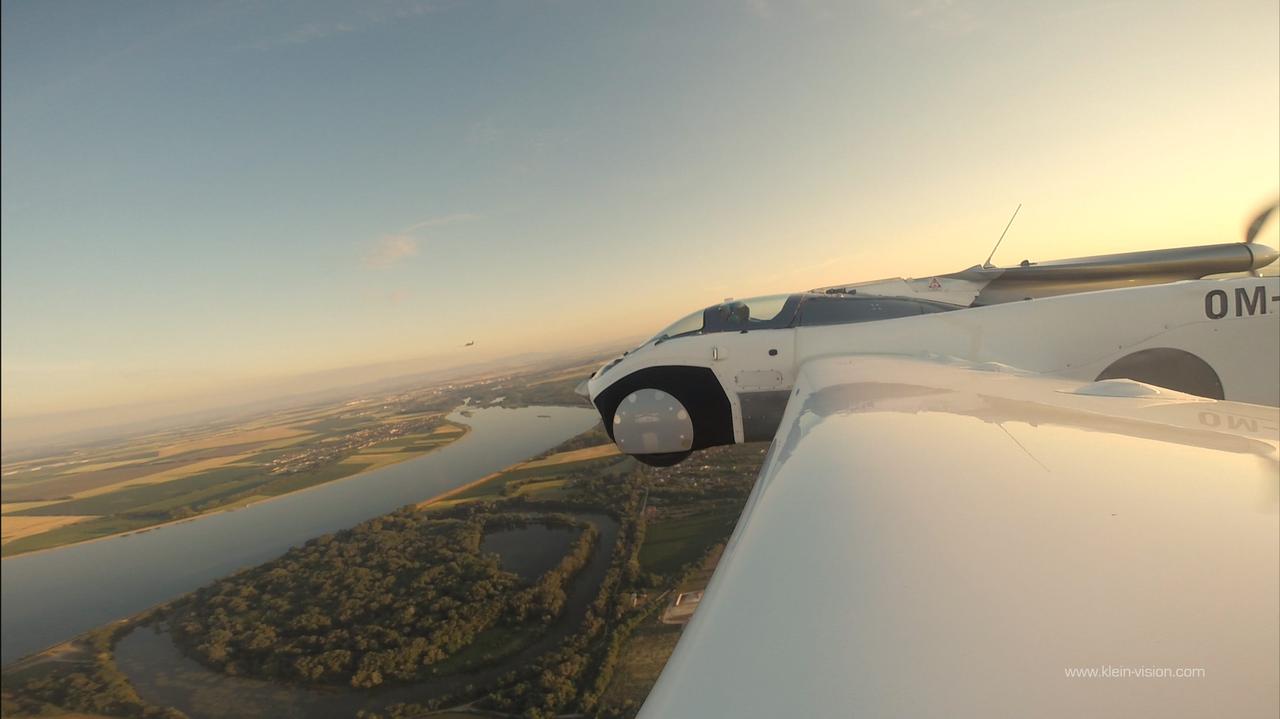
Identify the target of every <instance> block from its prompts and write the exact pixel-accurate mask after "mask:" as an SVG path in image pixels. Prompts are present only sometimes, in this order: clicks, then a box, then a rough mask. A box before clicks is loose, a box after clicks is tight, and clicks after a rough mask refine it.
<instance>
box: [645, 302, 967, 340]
mask: <svg viewBox="0 0 1280 719" xmlns="http://www.w3.org/2000/svg"><path fill="white" fill-rule="evenodd" d="M955 309H960V307H958V306H956V305H948V304H945V303H942V302H932V301H930V300H920V299H914V298H907V297H876V296H873V295H854V294H842V293H841V294H818V293H804V292H802V293H796V294H789V295H767V296H764V297H751V298H748V299H744V300H726V301H725V302H722V303H720V304H718V305H712V306H710V307H707V308H706V309H703V310H699V311H697V312H694V313H693V314H690V315H688V316H687V317H683V318H681V319H680V320H679V321H677V322H675V323H674V324H672V325H671V326H670V327H667V328H666V329H664V330H662V331H661V332H659V333H658V334H657V335H654V337H653V338H652V339H650V340H649V342H646V343H645V344H649V343H660V342H665V341H667V340H671V339H675V338H677V337H687V336H689V335H699V334H710V333H712V332H746V331H749V330H767V329H782V328H786V327H806V326H816V325H836V324H851V323H855V322H873V321H875V320H888V319H898V318H900V317H911V316H914V315H922V314H930V313H933V312H945V311H947V310H955Z"/></svg>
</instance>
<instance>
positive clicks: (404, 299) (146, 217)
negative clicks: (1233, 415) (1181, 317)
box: [0, 0, 1280, 420]
mask: <svg viewBox="0 0 1280 719" xmlns="http://www.w3.org/2000/svg"><path fill="white" fill-rule="evenodd" d="M0 7H2V15H3V16H2V18H0V20H2V26H0V27H2V30H0V32H2V33H3V49H2V50H0V72H2V75H3V77H2V78H0V80H2V83H0V113H2V125H3V128H2V130H0V134H2V139H0V174H2V177H0V231H2V239H3V241H2V248H3V249H2V255H3V257H2V261H0V273H2V279H3V284H2V298H0V299H2V302H0V315H2V319H3V322H2V332H0V334H2V346H0V375H2V376H0V388H2V392H0V395H2V402H0V413H2V414H3V416H4V418H5V419H6V420H11V419H14V418H22V417H32V416H38V415H47V414H50V413H62V412H76V411H83V410H88V409H95V408H109V407H113V406H117V405H130V404H139V403H148V402H169V403H172V402H175V401H177V402H182V401H187V400H189V401H191V402H193V403H196V402H198V401H202V398H203V399H204V400H207V399H208V398H210V397H216V396H218V395H219V394H222V393H227V392H230V391H232V390H242V389H244V388H245V387H256V386H261V387H269V386H270V385H271V383H273V382H277V381H279V380H281V379H282V378H288V377H294V376H297V375H303V374H307V373H316V372H321V371H324V370H330V369H334V368H341V367H349V366H359V365H368V364H375V363H387V362H399V361H405V360H410V359H414V358H427V359H428V360H430V359H431V358H437V359H438V360H439V361H440V362H457V361H464V360H466V359H467V358H469V357H475V358H493V357H497V356H500V355H503V354H514V353H519V352H526V351H536V352H545V351H555V350H557V349H563V348H569V347H576V346H581V345H588V344H593V343H596V344H598V343H604V342H608V341H612V340H616V339H621V338H629V337H635V336H638V335H645V334H651V333H652V332H653V331H656V330H657V329H660V328H661V327H662V326H664V325H665V324H668V323H669V322H670V321H672V320H674V319H676V318H678V317H680V316H683V315H684V314H687V313H688V312H690V311H691V310H693V309H696V308H697V307H700V306H705V305H708V304H711V303H714V302H717V301H719V300H721V299H723V298H724V297H727V296H735V297H743V296H748V295H752V294H764V293H772V292H787V291H798V290H803V289H807V288H810V287H816V286H822V285H831V284H836V283H844V282H852V281H857V280H870V279H877V278H881V277H890V276H900V275H905V276H919V275H928V274H933V273H940V272H948V271H955V270H959V269H962V268H964V267H967V266H970V265H973V264H977V263H979V262H981V261H982V260H983V259H985V258H986V256H987V253H988V252H989V251H990V249H991V247H992V245H993V244H994V242H995V239H996V237H998V235H999V233H1000V230H1001V229H1002V228H1003V227H1004V224H1005V222H1006V221H1007V220H1008V218H1009V215H1010V214H1011V213H1012V211H1013V209H1014V208H1015V207H1016V206H1017V205H1018V204H1019V203H1021V204H1022V205H1023V208H1022V210H1021V212H1020V213H1019V215H1018V219H1017V222H1016V223H1015V224H1014V226H1013V228H1012V229H1011V230H1010V234H1009V236H1008V238H1007V239H1006V240H1005V241H1004V244H1003V245H1002V246H1001V249H1000V251H999V252H998V253H997V255H996V257H995V262H996V263H997V264H1000V263H1006V264H1011V263H1016V262H1018V261H1020V260H1021V259H1023V258H1024V257H1029V258H1032V259H1034V260H1045V259H1053V258H1058V257H1069V256H1078V255H1088V254H1096V253H1100V252H1111V251H1125V250H1135V249H1147V248H1156V247H1170V246H1177V245H1188V244H1204V243H1209V242H1227V241H1234V240H1237V239H1239V238H1240V236H1241V234H1242V232H1243V228H1244V226H1245V224H1246V223H1247V221H1248V219H1249V217H1250V216H1251V214H1252V213H1253V212H1255V211H1256V210H1257V208H1258V207H1259V206H1261V205H1263V204H1265V203H1266V202H1268V201H1270V200H1271V199H1272V198H1274V197H1275V195H1276V193H1277V191H1278V189H1280V6H1278V5H1277V3H1276V2H1275V0H1259V1H1254V0H1245V1H1240V2H1234V1H1229V2H1220V3H1204V2H1179V1H1177V0H1172V1H1160V2H1144V1H1134V2H1088V1H1085V2H1072V3H1023V2H977V1H975V2H969V1H966V0H923V1H920V2H911V1H908V2H888V1H881V0H872V1H868V2H830V3H827V2H817V1H814V2H796V3H782V2H776V3H775V2H768V1H766V0H757V1H755V2H730V1H724V2H716V1H711V2H698V3H689V2H683V1H681V2H657V3H647V2H646V3H639V2H625V3H624V2H575V1H573V0H557V1H553V2H462V1H458V2H447V1H439V2H415V1H411V0H395V1H386V2H360V3H354V2H353V3H329V2H317V1H311V0H308V1H306V2H170V1H167V0H166V1H164V2H111V3H101V2H87V1H85V2H62V1H58V0H45V1H41V2H18V1H11V0H5V1H4V2H3V4H2V5H0ZM1274 225H1275V223H1273V225H1272V228H1271V229H1270V230H1269V231H1268V236H1265V237H1263V238H1262V241H1264V242H1269V243H1270V244H1272V245H1273V246H1274V245H1277V244H1280V238H1278V237H1277V233H1276V230H1275V228H1274ZM472 340H474V341H475V342H476V346H475V347H474V348H469V349H468V351H470V352H474V354H471V355H468V354H465V353H463V352H462V350H461V348H462V345H463V344H464V343H466V342H468V341H472Z"/></svg>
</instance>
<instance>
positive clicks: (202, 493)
mask: <svg viewBox="0 0 1280 719" xmlns="http://www.w3.org/2000/svg"><path fill="white" fill-rule="evenodd" d="M399 409H400V408H399V407H398V406H397V404H396V403H380V404H371V403H364V404H360V405H356V406H351V405H349V404H344V405H339V406H337V407H329V408H314V409H310V410H295V411H290V412H283V413H280V414H279V415H277V416H269V417H261V418H255V419H252V420H250V421H247V422H245V423H244V424H243V425H242V426H238V427H225V426H219V427H211V428H209V429H208V430H206V431H204V432H198V431H197V432H188V433H182V434H177V433H163V434H160V435H155V436H149V437H143V438H137V439H134V440H132V441H129V442H126V443H124V444H122V445H121V446H118V447H102V448H94V449H86V450H80V451H78V452H75V453H72V454H70V455H66V456H63V457H56V458H47V459H43V460H27V461H25V462H20V463H14V464H11V465H6V466H5V467H4V472H3V475H4V476H3V481H2V482H0V499H2V500H3V503H2V504H0V510H2V511H3V516H2V517H0V525H2V526H3V549H2V551H3V554H4V556H12V555H14V554H19V553H22V552H28V551H34V550H37V549H44V548H48V547H56V546H60V545H64V544H70V543H74V542H79V541H84V540H88V539H95V538H99V537H105V536H110V535H113V534H118V533H121V532H127V531H133V530H137V529H141V528H144V527H149V526H154V525H156V524H161V523H164V522H169V521H175V520H180V519H185V518H188V517H192V516H196V515H199V514H203V513H206V512H210V511H215V510H220V509H229V508H234V507H239V506H243V505H245V504H248V503H250V502H254V501H259V500H262V499H266V498H269V497H273V496H278V495H281V494H285V493H288V492H293V491H296V490H299V489H304V488H306V487H310V486H314V485H317V484H321V483H324V482H329V481H333V480H336V479H341V478H343V477H348V476H351V475H354V474H357V473H359V472H364V471H368V470H372V469H377V468H380V467H385V466H388V465H391V464H395V463H397V462H402V461H404V460H407V459H412V458H414V457H417V456H420V455H422V454H424V453H426V452H430V451H431V450H433V449H436V448H438V447H441V446H444V445H446V444H448V443H450V442H453V441H455V440H457V439H458V438H460V437H462V436H464V435H465V427H463V426H461V425H457V424H453V423H451V422H449V421H447V420H446V419H445V412H444V411H443V410H442V409H437V410H435V411H431V412H414V413H409V414H400V413H399ZM51 459H52V461H50V460H51Z"/></svg>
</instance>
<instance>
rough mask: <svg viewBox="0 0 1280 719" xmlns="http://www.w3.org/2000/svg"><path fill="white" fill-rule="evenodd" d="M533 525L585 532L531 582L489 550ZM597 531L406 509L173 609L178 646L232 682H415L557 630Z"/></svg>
mask: <svg viewBox="0 0 1280 719" xmlns="http://www.w3.org/2000/svg"><path fill="white" fill-rule="evenodd" d="M530 522H537V523H540V524H546V525H551V526H566V527H574V528H577V529H580V530H581V533H580V534H579V536H578V538H577V540H576V542H575V544H574V546H573V547H572V549H571V550H570V552H569V553H568V554H567V555H566V556H565V557H564V559H562V560H561V562H560V564H559V565H558V566H556V567H555V568H553V569H552V570H551V571H549V572H547V573H546V574H544V575H543V576H542V577H541V578H539V579H538V580H537V581H536V582H533V583H532V584H530V585H529V586H522V583H521V582H520V580H519V578H518V577H517V576H516V575H514V574H512V573H510V572H505V571H503V570H502V569H501V568H500V566H499V562H498V558H497V556H496V555H493V554H486V553H482V552H480V550H479V546H480V541H481V539H482V537H483V536H484V533H485V532H486V531H487V530H492V529H501V528H511V527H516V526H521V525H524V524H527V523H530ZM595 539H596V530H595V528H594V527H593V526H592V525H590V524H587V523H584V522H579V521H577V520H575V519H573V518H572V517H570V516H568V515H563V514H548V515H537V516H535V515H524V514H508V513H473V514H472V515H471V516H470V517H468V518H466V519H452V518H440V517H438V516H437V517H433V516H431V515H429V514H427V513H425V512H422V511H421V510H416V509H402V510H400V511H398V512H396V513H393V514H390V515H386V516H383V517H378V518H376V519H372V520H369V521H367V522H364V523H362V524H360V525H357V526H356V527H354V528H352V529H348V530H344V531H341V532H337V533H335V534H330V535H325V536H323V537H319V538H317V539H313V540H311V541H309V542H307V543H306V544H304V545H302V546H300V547H296V548H294V549H292V550H290V551H289V552H288V553H286V554H285V555H284V556H282V557H280V558H279V559H276V560H274V561H271V562H268V563H266V564H263V565H261V566H258V567H255V568H253V569H250V570H247V571H243V572H240V573H238V574H235V575H232V576H231V577H228V578H226V579H223V580H221V581H218V582H215V583H213V584H211V585H209V586H208V587H205V588H203V589H200V590H198V591H196V592H194V593H192V594H190V595H188V596H187V597H185V598H183V599H181V600H179V601H177V602H175V603H174V604H173V605H172V606H171V608H170V609H169V610H168V611H167V616H166V617H165V619H166V621H167V623H168V624H169V626H170V627H171V630H172V632H173V635H174V638H175V639H176V640H177V641H178V642H179V643H180V644H181V645H182V646H183V647H184V648H185V649H186V650H187V651H188V652H190V653H191V654H193V655H194V656H195V657H197V658H198V659H200V660H201V661H202V662H204V663H205V664H207V665H209V666H211V667H214V668H216V669H218V670H219V671H222V672H225V673H227V674H234V675H245V676H253V677H259V678H265V679H283V680H288V681H298V682H308V683H321V684H337V683H342V684H348V685H350V686H352V687H357V688H369V687H375V686H379V685H381V684H383V683H387V682H409V681H414V680H415V679H420V678H422V677H424V676H426V674H427V673H429V671H430V668H431V667H432V666H433V665H435V664H438V663H439V662H441V661H443V660H445V659H446V658H448V657H449V656H451V655H453V654H454V653H455V652H457V651H459V650H460V649H462V648H463V647H465V646H467V645H468V644H470V643H471V641H472V640H473V639H474V638H475V636H476V635H477V634H478V633H480V632H482V631H484V630H485V629H488V628H489V627H491V626H494V625H495V624H498V623H501V622H505V623H510V624H522V623H526V622H541V623H543V624H546V623H549V622H550V621H551V620H552V619H554V618H555V617H556V616H558V615H559V613H560V611H561V609H562V607H563V604H564V596H565V594H564V586H565V584H566V582H567V581H568V580H569V579H570V578H572V576H573V575H574V574H575V573H576V572H577V571H578V570H580V569H581V568H582V567H583V566H585V564H586V562H587V560H588V559H589V558H590V556H591V551H592V547H593V545H594V542H595Z"/></svg>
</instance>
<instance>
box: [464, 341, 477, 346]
mask: <svg viewBox="0 0 1280 719" xmlns="http://www.w3.org/2000/svg"><path fill="white" fill-rule="evenodd" d="M475 343H476V341H475V340H471V341H470V342H468V343H466V344H465V345H462V346H463V347H470V346H472V345H474V344H475Z"/></svg>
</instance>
